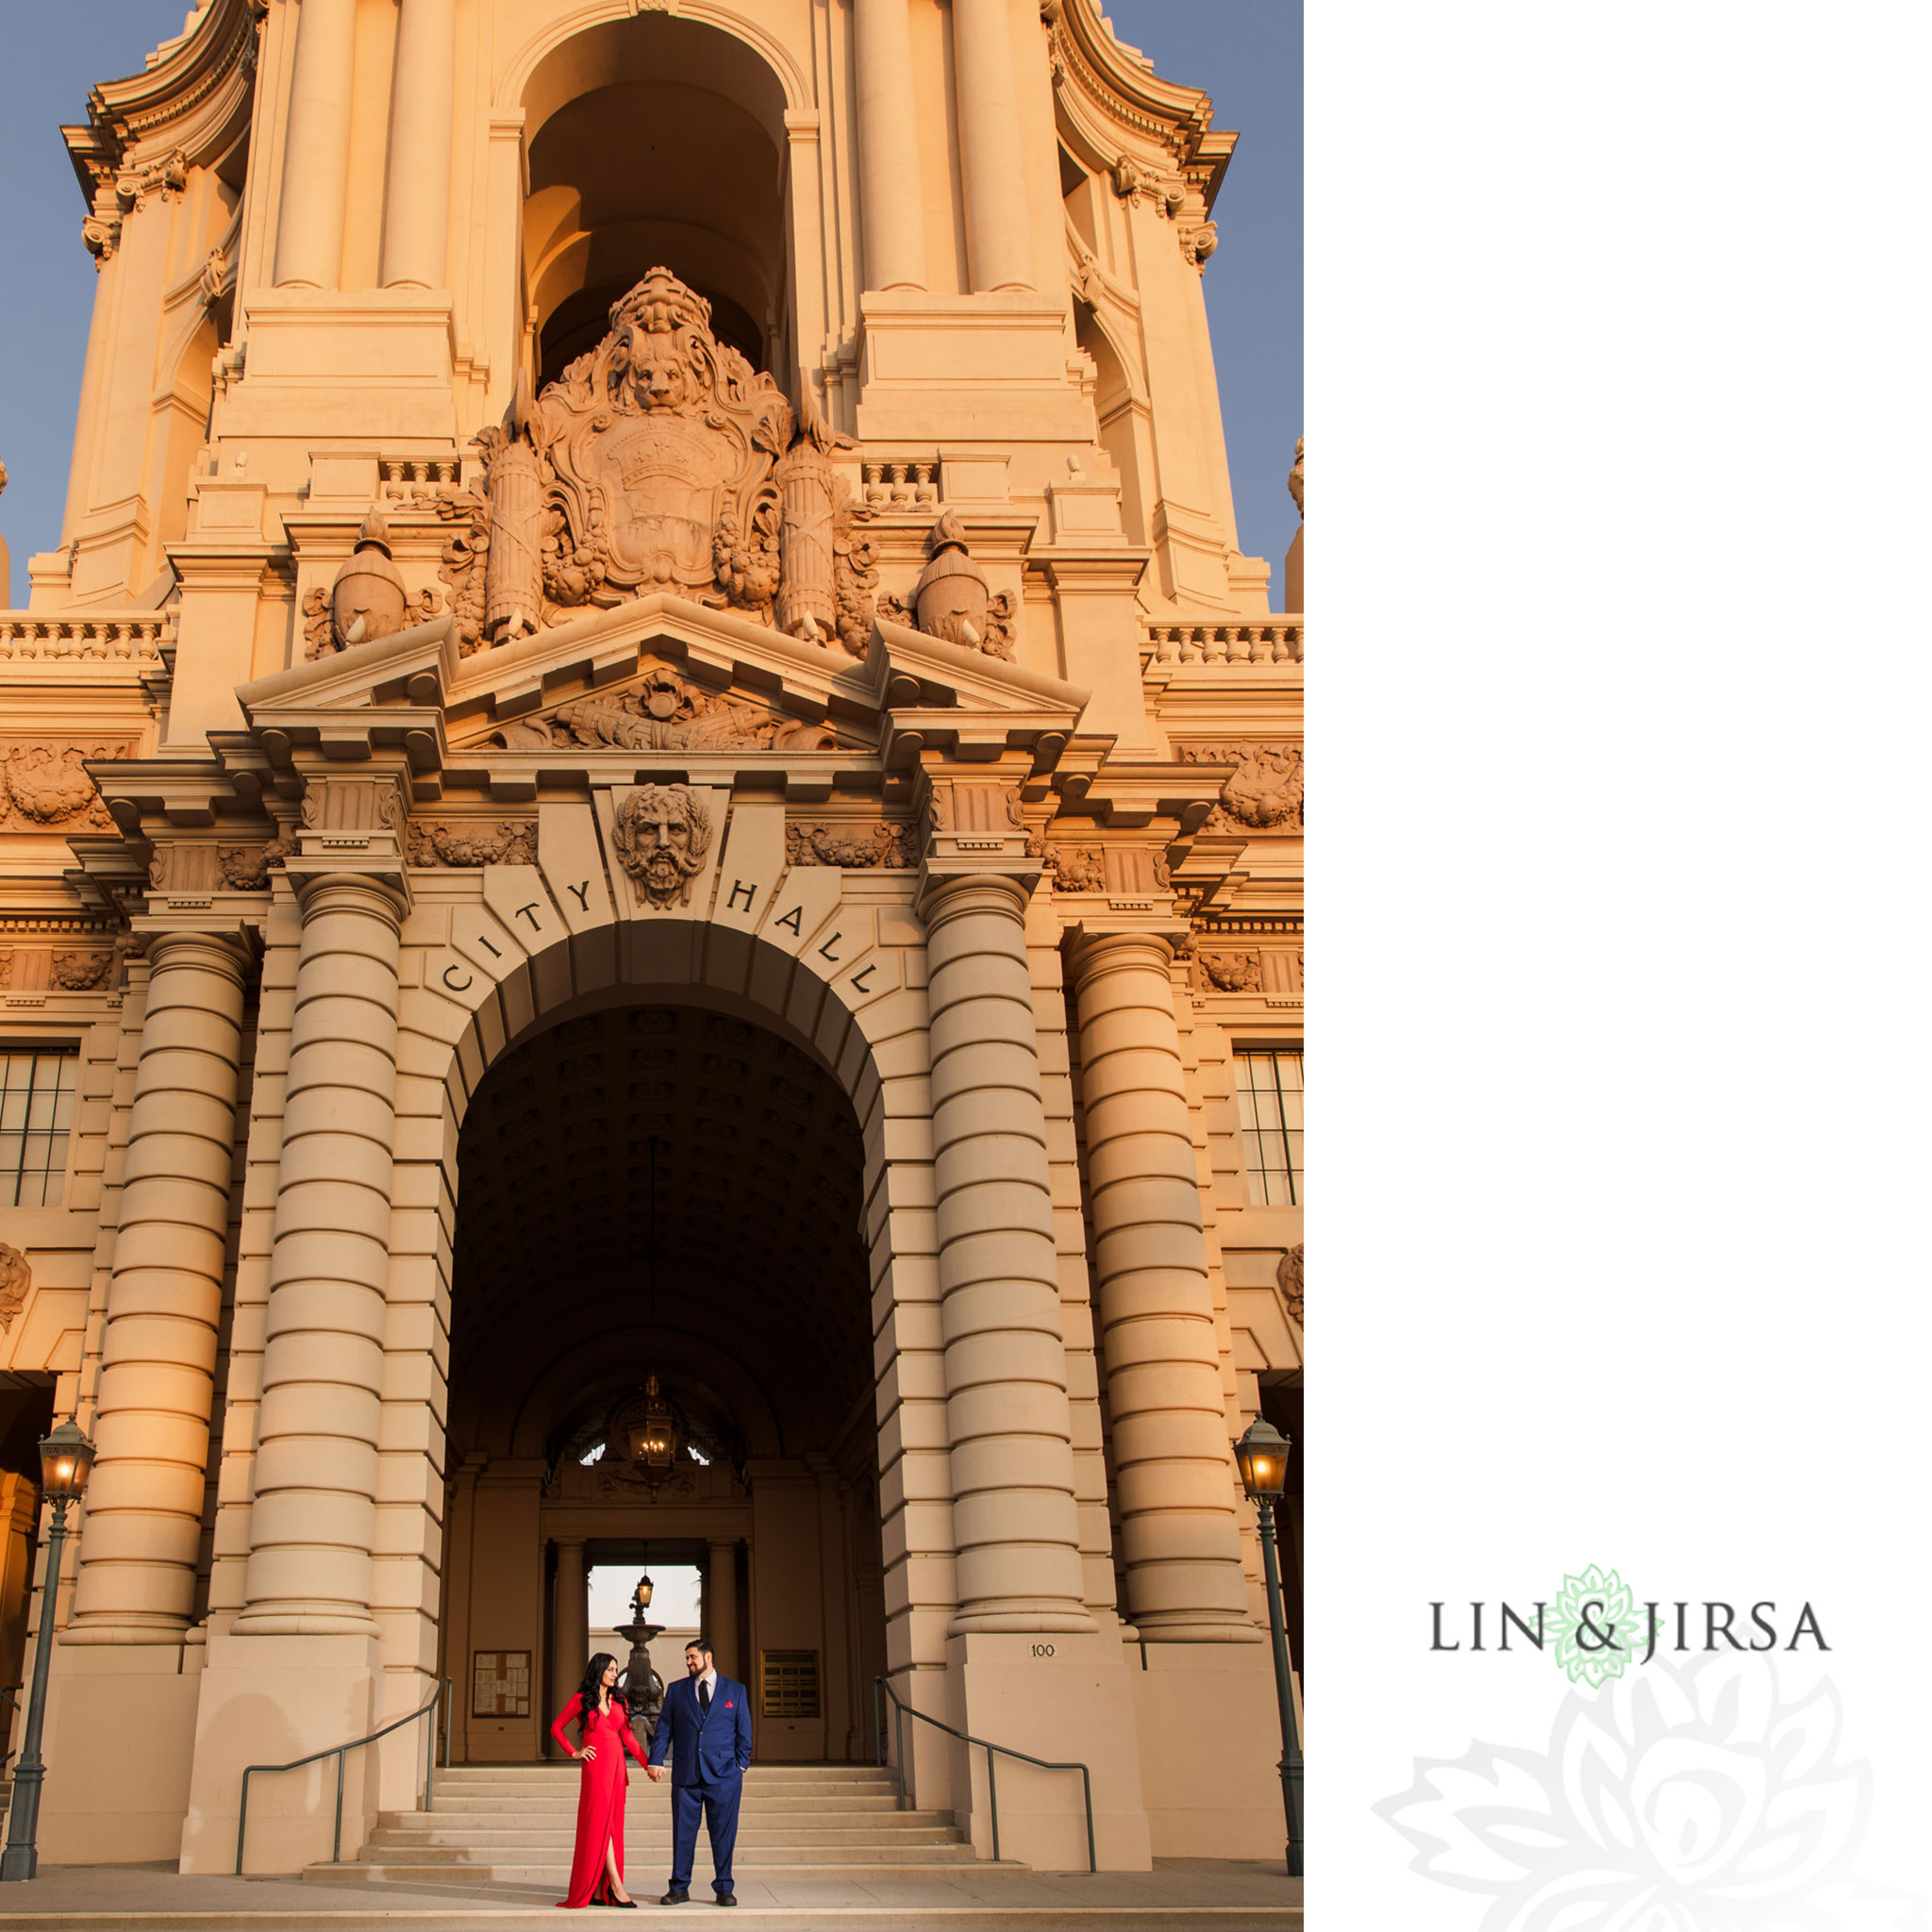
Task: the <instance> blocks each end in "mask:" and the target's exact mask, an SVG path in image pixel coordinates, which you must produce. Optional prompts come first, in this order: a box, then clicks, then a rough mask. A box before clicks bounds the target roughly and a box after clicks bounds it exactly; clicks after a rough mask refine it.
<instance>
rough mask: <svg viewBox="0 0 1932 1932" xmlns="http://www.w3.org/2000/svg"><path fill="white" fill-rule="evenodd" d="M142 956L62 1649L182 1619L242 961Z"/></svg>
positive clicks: (164, 946)
mask: <svg viewBox="0 0 1932 1932" xmlns="http://www.w3.org/2000/svg"><path fill="white" fill-rule="evenodd" d="M147 957H148V982H147V1008H146V1016H145V1019H144V1020H143V1022H142V1032H141V1059H140V1062H139V1065H138V1067H137V1070H136V1073H135V1076H134V1105H133V1108H132V1109H131V1111H130V1113H129V1117H128V1139H127V1158H126V1163H125V1169H124V1173H125V1182H124V1185H123V1188H122V1192H121V1208H120V1218H119V1231H118V1233H117V1234H116V1236H115V1239H114V1273H113V1276H112V1279H111V1280H110V1281H109V1283H108V1308H107V1324H106V1332H105V1335H104V1337H103V1341H102V1344H101V1374H100V1386H99V1394H98V1396H97V1406H96V1409H95V1417H94V1424H93V1430H94V1442H95V1446H96V1450H97V1460H96V1462H95V1465H94V1475H93V1480H92V1483H91V1484H90V1486H89V1489H88V1495H87V1522H86V1526H85V1529H84V1532H83V1535H82V1541H81V1548H80V1557H81V1570H80V1580H79V1583H78V1586H77V1588H76V1590H75V1614H74V1617H73V1620H72V1621H71V1622H70V1623H69V1624H68V1626H67V1632H66V1637H65V1640H64V1641H67V1642H69V1643H142V1642H148V1643H179V1642H180V1641H181V1639H182V1637H183V1635H184V1634H185V1633H186V1631H187V1628H188V1624H189V1621H190V1619H191V1617H192V1613H193V1608H194V1573H195V1563H196V1558H197V1557H198V1555H199V1552H200V1546H201V1517H202V1507H203V1504H204V1502H205V1500H206V1484H207V1479H208V1417H209V1413H210V1410H211V1408H212V1405H213V1401H214V1371H215V1350H216V1331H217V1327H218V1324H219V1323H220V1321H221V1314H222V1275H223V1270H224V1263H225V1250H226V1246H227V1234H228V1198H229V1189H230V1183H231V1179H232V1169H233V1162H234V1158H235V1093H236V1083H237V1078H238V1073H239V1068H240V1065H241V1057H242V974H243V966H244V958H243V955H242V948H241V946H240V945H239V944H238V943H237V942H236V941H233V940H227V939H218V938H216V937H214V936H213V935H212V934H208V933H192V932H167V933H157V934H155V935H154V936H153V937H152V938H151V939H150V940H149V941H148V949H147Z"/></svg>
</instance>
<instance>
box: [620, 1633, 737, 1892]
mask: <svg viewBox="0 0 1932 1932" xmlns="http://www.w3.org/2000/svg"><path fill="white" fill-rule="evenodd" d="M684 1668H685V1670H686V1671H687V1672H688V1673H689V1675H688V1676H687V1677H686V1678H685V1680H684V1682H683V1683H681V1684H674V1685H672V1686H671V1688H670V1689H669V1690H668V1691H665V1693H664V1710H663V1714H662V1715H661V1716H660V1717H659V1718H658V1729H657V1732H656V1734H655V1735H654V1736H653V1737H652V1739H651V1758H650V1763H649V1764H648V1765H647V1766H646V1771H647V1772H648V1774H649V1776H650V1779H651V1782H652V1783H653V1784H656V1783H657V1782H658V1779H660V1778H661V1777H662V1776H663V1775H664V1753H665V1751H666V1749H667V1748H668V1749H669V1750H670V1753H671V1833H672V1841H671V1890H669V1891H667V1892H666V1893H665V1894H664V1896H663V1897H662V1898H660V1899H659V1900H658V1904H659V1905H660V1906H682V1905H689V1904H690V1903H691V1860H692V1858H693V1857H696V1855H697V1849H698V1813H699V1812H700V1811H703V1813H704V1814H705V1829H706V1830H707V1831H708V1832H709V1834H710V1838H711V1865H712V1876H711V1887H712V1890H714V1891H716V1892H717V1894H718V1903H719V1904H720V1905H721V1906H735V1905H736V1904H737V1903H738V1900H737V1898H736V1897H735V1896H734V1894H733V1892H732V1890H731V1848H732V1846H733V1845H734V1844H736V1843H737V1841H738V1798H739V1793H740V1792H741V1790H743V1789H744V1774H745V1772H746V1771H747V1769H749V1767H750V1765H751V1699H750V1698H749V1697H748V1696H747V1695H746V1694H745V1689H744V1686H743V1685H742V1684H734V1683H733V1682H732V1681H731V1679H730V1678H729V1677H721V1676H720V1675H719V1674H718V1671H717V1666H716V1665H715V1664H714V1663H713V1662H712V1660H711V1645H710V1642H709V1640H708V1639H707V1638H703V1637H693V1638H692V1639H691V1641H690V1642H689V1643H687V1644H686V1645H685V1646H684Z"/></svg>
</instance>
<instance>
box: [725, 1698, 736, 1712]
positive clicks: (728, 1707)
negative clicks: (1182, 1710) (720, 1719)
mask: <svg viewBox="0 0 1932 1932" xmlns="http://www.w3.org/2000/svg"><path fill="white" fill-rule="evenodd" d="M724 1708H725V1709H726V1710H736V1709H737V1708H738V1707H737V1705H735V1704H733V1703H732V1701H731V1700H730V1698H728V1697H727V1698H726V1699H725V1700H724Z"/></svg>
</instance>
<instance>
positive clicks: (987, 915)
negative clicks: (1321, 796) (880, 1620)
mask: <svg viewBox="0 0 1932 1932" xmlns="http://www.w3.org/2000/svg"><path fill="white" fill-rule="evenodd" d="M1025 906H1026V894H1025V891H1024V888H1022V887H1021V886H1019V885H1017V884H1016V883H1015V882H1014V881H1013V880H1011V879H1008V878H1005V877H1002V876H1000V875H998V874H976V875H974V876H971V877H967V878H958V879H941V880H940V881H939V882H937V883H936V884H934V885H933V886H932V887H931V888H929V890H928V892H927V896H926V901H925V905H924V908H923V909H924V914H925V920H926V963H927V970H928V974H929V982H928V990H927V1001H928V1008H927V1010H928V1014H929V1030H928V1038H929V1040H930V1043H931V1052H932V1134H933V1167H934V1178H935V1183H936V1188H937V1192H938V1216H937V1219H938V1224H939V1241H940V1256H939V1274H940V1295H941V1332H942V1334H943V1337H944V1341H945V1378H946V1423H947V1433H948V1437H949V1440H950V1442H951V1456H950V1461H951V1470H952V1487H953V1538H954V1544H955V1547H956V1549H957V1551H958V1606H959V1608H958V1615H957V1616H956V1617H955V1619H954V1620H953V1624H952V1626H951V1627H952V1628H953V1630H955V1631H971V1630H1087V1629H1091V1628H1092V1619H1091V1617H1090V1616H1089V1615H1088V1613H1087V1610H1086V1607H1085V1606H1084V1604H1083V1602H1082V1599H1081V1575H1080V1531H1079V1524H1078V1520H1077V1516H1076V1513H1075V1508H1074V1451H1073V1441H1072V1437H1073V1425H1072V1421H1071V1418H1070V1415H1069V1411H1068V1406H1067V1357H1066V1346H1065V1342H1064V1341H1063V1339H1062V1335H1061V1329H1060V1300H1059V1270H1058V1263H1057V1261H1056V1259H1055V1255H1054V1230H1053V1197H1052V1191H1051V1183H1050V1181H1049V1179H1048V1174H1047V1159H1046V1114H1045V1108H1044V1106H1043V1104H1042V1102H1041V1090H1040V1058H1039V1051H1038V1045H1037V1041H1036V1034H1035V1026H1034V1016H1033V989H1032V979H1031V975H1030V974H1029V973H1028V971H1027V965H1026V934H1025V927H1024V923H1023V921H1024V911H1025Z"/></svg>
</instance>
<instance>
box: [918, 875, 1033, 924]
mask: <svg viewBox="0 0 1932 1932" xmlns="http://www.w3.org/2000/svg"><path fill="white" fill-rule="evenodd" d="M1042 876H1044V869H1043V868H1040V867H1037V866H1036V868H1035V869H1034V870H1031V871H1029V872H1024V873H1015V872H1013V871H1012V870H1011V869H1010V868H1009V867H1002V868H1001V869H1000V870H998V871H991V870H989V871H986V872H960V873H954V872H946V873H934V872H933V871H932V870H931V869H930V868H929V867H928V868H927V869H926V870H925V871H924V873H923V874H922V877H921V882H920V890H919V916H920V918H921V919H922V920H924V922H925V925H926V930H927V931H928V933H930V931H931V929H932V928H933V927H934V926H936V925H941V924H944V923H945V922H946V921H947V920H949V919H958V918H961V917H963V916H964V915H965V914H967V913H969V912H999V913H1004V914H1005V915H1007V917H1008V918H1010V919H1011V920H1013V922H1014V923H1015V924H1020V923H1022V922H1024V919H1025V917H1026V908H1027V905H1028V903H1029V902H1030V901H1031V899H1032V897H1033V892H1034V889H1035V887H1037V886H1038V885H1039V883H1040V881H1041V877H1042Z"/></svg>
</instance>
